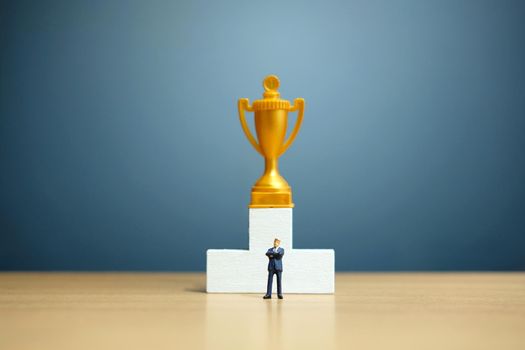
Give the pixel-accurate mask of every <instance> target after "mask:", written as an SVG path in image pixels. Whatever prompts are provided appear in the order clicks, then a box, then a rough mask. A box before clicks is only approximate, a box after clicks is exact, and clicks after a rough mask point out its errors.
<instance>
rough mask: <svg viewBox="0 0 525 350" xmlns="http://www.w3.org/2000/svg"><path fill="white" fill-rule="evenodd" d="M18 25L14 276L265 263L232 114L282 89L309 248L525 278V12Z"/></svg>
mask: <svg viewBox="0 0 525 350" xmlns="http://www.w3.org/2000/svg"><path fill="white" fill-rule="evenodd" d="M0 6H1V7H0V16H1V17H0V45H1V46H0V232H1V235H0V269H2V270H204V269H205V251H206V249H207V248H247V244H248V235H247V226H248V208H247V205H248V202H249V195H250V188H251V186H252V185H253V183H254V182H255V180H256V179H257V178H258V177H259V176H260V175H261V173H262V168H263V161H262V159H261V158H260V156H259V155H258V154H257V153H256V152H255V151H254V150H253V149H252V147H251V146H250V145H249V143H248V141H247V140H246V139H245V137H244V135H243V133H242V131H241V128H240V125H239V122H238V116H237V110H236V103H237V99H238V98H240V97H248V98H250V100H253V99H256V98H260V96H261V93H262V86H261V82H262V79H263V78H264V77H265V76H266V75H267V74H277V75H278V76H279V77H280V79H281V89H280V90H281V93H282V96H283V97H284V98H287V99H290V100H292V99H294V98H296V97H304V98H305V99H306V113H305V121H304V124H303V127H302V130H301V132H300V133H299V135H298V138H297V140H296V142H295V144H294V145H293V146H292V147H291V148H290V149H289V151H288V152H287V153H286V154H285V155H284V156H283V157H282V158H281V163H280V164H281V171H282V174H283V175H284V176H285V177H286V179H287V180H288V182H289V183H290V184H291V186H292V188H293V194H294V201H295V203H296V208H295V209H294V239H295V241H294V243H295V247H296V248H335V250H336V268H337V270H503V269H508V270H523V269H525V202H524V198H525V181H524V180H525V156H524V150H525V137H524V136H525V135H524V132H525V64H524V63H525V21H524V18H525V2H523V1H500V0H493V1H474V0H473V1H459V0H454V1H437V0H436V1H418V0H413V1H390V0H384V1H341V2H337V1H317V2H315V1H310V2H295V3H292V2H284V1H279V2H266V1H265V2H263V1H256V2H247V1H238V2H235V1H214V2H212V1H210V2H201V1H2V2H1V5H0ZM294 119H295V116H294V117H293V118H292V123H291V124H293V120H294ZM269 244H271V242H269Z"/></svg>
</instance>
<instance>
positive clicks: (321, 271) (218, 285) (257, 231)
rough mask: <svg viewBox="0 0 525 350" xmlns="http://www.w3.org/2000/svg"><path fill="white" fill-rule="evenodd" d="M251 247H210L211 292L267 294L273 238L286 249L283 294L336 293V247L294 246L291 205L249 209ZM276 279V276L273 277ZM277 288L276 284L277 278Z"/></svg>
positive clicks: (208, 273) (208, 281)
mask: <svg viewBox="0 0 525 350" xmlns="http://www.w3.org/2000/svg"><path fill="white" fill-rule="evenodd" d="M249 210H250V218H249V235H250V238H249V249H248V250H238V249H208V251H207V253H206V255H207V256H206V291H207V292H208V293H265V292H266V282H267V280H268V270H267V266H268V258H267V257H266V256H265V254H266V251H267V250H268V248H270V247H272V245H273V240H274V238H279V239H280V240H281V247H282V248H284V256H283V273H282V289H283V293H284V294H286V293H326V294H331V293H334V290H335V286H334V272H335V252H334V250H333V249H293V244H292V243H293V239H292V235H293V228H292V214H293V209H292V208H261V209H249ZM274 278H275V277H274ZM273 288H274V291H275V290H276V288H277V283H276V281H275V280H274V283H273Z"/></svg>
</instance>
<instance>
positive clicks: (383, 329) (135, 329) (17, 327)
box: [0, 273, 525, 350]
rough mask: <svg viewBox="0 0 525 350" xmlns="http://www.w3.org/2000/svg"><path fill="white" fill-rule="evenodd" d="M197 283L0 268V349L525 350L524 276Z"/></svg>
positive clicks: (162, 276) (189, 277)
mask: <svg viewBox="0 0 525 350" xmlns="http://www.w3.org/2000/svg"><path fill="white" fill-rule="evenodd" d="M204 283H205V276H204V274H185V273H173V274H166V273H151V274H145V273H51V274H49V273H37V274H33V273H1V274H0V349H115V348H126V349H183V348H184V349H250V350H251V349H331V348H336V349H352V348H355V349H364V348H366V349H392V348H393V349H397V348H399V349H476V350H477V349H496V348H497V349H525V274H523V273H501V274H498V273H488V274H483V273H478V274H467V273H458V274H453V273H446V274H442V273H428V274H414V273H402V274H400V273H392V274H337V276H336V294H335V295H290V294H285V299H284V300H278V299H275V298H274V299H272V300H263V299H262V295H258V294H240V295H239V294H206V293H205V292H204V291H205V285H204ZM284 287H285V285H284ZM284 291H285V292H286V290H284Z"/></svg>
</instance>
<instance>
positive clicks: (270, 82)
mask: <svg viewBox="0 0 525 350" xmlns="http://www.w3.org/2000/svg"><path fill="white" fill-rule="evenodd" d="M263 87H264V93H263V96H264V98H277V97H279V92H277V89H278V88H279V78H278V77H277V76H276V75H269V76H267V77H266V78H264V80H263Z"/></svg>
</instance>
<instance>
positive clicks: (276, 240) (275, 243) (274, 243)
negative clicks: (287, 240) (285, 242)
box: [273, 238, 281, 248]
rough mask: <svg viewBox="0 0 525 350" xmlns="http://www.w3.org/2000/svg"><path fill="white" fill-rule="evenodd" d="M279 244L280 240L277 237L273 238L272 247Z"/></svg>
mask: <svg viewBox="0 0 525 350" xmlns="http://www.w3.org/2000/svg"><path fill="white" fill-rule="evenodd" d="M279 244H281V241H280V240H279V239H278V238H276V239H274V240H273V247H274V248H277V247H278V246H279Z"/></svg>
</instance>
